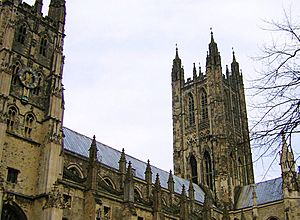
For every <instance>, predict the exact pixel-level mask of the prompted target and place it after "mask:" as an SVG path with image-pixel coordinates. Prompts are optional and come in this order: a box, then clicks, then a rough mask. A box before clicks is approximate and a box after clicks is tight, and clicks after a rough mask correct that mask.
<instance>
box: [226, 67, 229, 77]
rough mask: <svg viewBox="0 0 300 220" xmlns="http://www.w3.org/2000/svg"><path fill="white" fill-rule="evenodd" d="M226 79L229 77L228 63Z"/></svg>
mask: <svg viewBox="0 0 300 220" xmlns="http://www.w3.org/2000/svg"><path fill="white" fill-rule="evenodd" d="M226 79H229V69H228V65H226Z"/></svg>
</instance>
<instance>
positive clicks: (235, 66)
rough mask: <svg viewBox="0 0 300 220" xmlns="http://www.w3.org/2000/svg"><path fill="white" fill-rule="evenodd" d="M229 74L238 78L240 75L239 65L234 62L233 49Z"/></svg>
mask: <svg viewBox="0 0 300 220" xmlns="http://www.w3.org/2000/svg"><path fill="white" fill-rule="evenodd" d="M231 72H232V74H233V75H235V76H239V74H240V65H239V63H238V62H237V61H236V58H235V53H234V50H233V48H232V63H231ZM235 78H236V77H235Z"/></svg>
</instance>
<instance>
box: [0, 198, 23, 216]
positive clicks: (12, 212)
mask: <svg viewBox="0 0 300 220" xmlns="http://www.w3.org/2000/svg"><path fill="white" fill-rule="evenodd" d="M1 219H2V220H27V217H26V214H25V213H24V211H23V210H22V209H21V208H20V207H19V206H18V205H17V204H16V203H14V202H9V203H5V204H4V205H3V208H2V213H1Z"/></svg>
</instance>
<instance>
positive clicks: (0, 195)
mask: <svg viewBox="0 0 300 220" xmlns="http://www.w3.org/2000/svg"><path fill="white" fill-rule="evenodd" d="M0 6H1V9H0V10H1V12H0V25H1V29H0V48H1V49H0V58H1V59H0V62H1V65H0V66H1V70H0V177H1V178H0V182H1V189H0V191H1V192H0V210H5V209H8V210H9V209H12V208H13V209H14V210H18V211H16V212H15V213H14V214H13V213H10V214H9V212H5V211H3V212H2V213H4V214H3V215H16V216H12V218H13V219H14V218H16V219H23V217H24V216H25V215H22V212H26V215H27V216H29V217H30V219H61V217H60V212H61V211H60V210H58V209H57V207H58V206H57V205H51V204H47V202H48V201H46V200H47V199H49V198H50V197H49V195H50V193H51V191H53V189H54V188H55V187H56V186H57V181H58V179H60V178H61V177H62V168H63V155H62V153H63V149H62V138H63V136H62V121H63V111H64V101H63V85H62V74H63V63H64V56H63V42H64V36H65V35H64V25H65V14H66V12H65V11H66V9H65V0H51V2H50V6H49V12H48V15H47V16H43V14H42V6H43V2H42V0H36V1H35V4H34V5H33V6H30V5H28V4H26V3H25V2H22V1H21V0H3V1H2V2H0ZM22 210H23V211H22ZM5 213H6V214H5ZM22 216H23V217H22ZM2 217H3V216H2ZM5 217H7V218H9V217H8V216H4V218H5ZM24 219H25V217H24Z"/></svg>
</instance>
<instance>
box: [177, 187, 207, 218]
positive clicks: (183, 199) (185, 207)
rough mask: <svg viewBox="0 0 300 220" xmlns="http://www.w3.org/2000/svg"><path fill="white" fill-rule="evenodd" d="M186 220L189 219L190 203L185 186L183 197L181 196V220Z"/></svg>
mask: <svg viewBox="0 0 300 220" xmlns="http://www.w3.org/2000/svg"><path fill="white" fill-rule="evenodd" d="M186 219H189V212H188V201H187V196H186V191H185V186H184V185H183V186H182V191H181V195H180V220H186ZM204 219H205V218H204Z"/></svg>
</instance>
